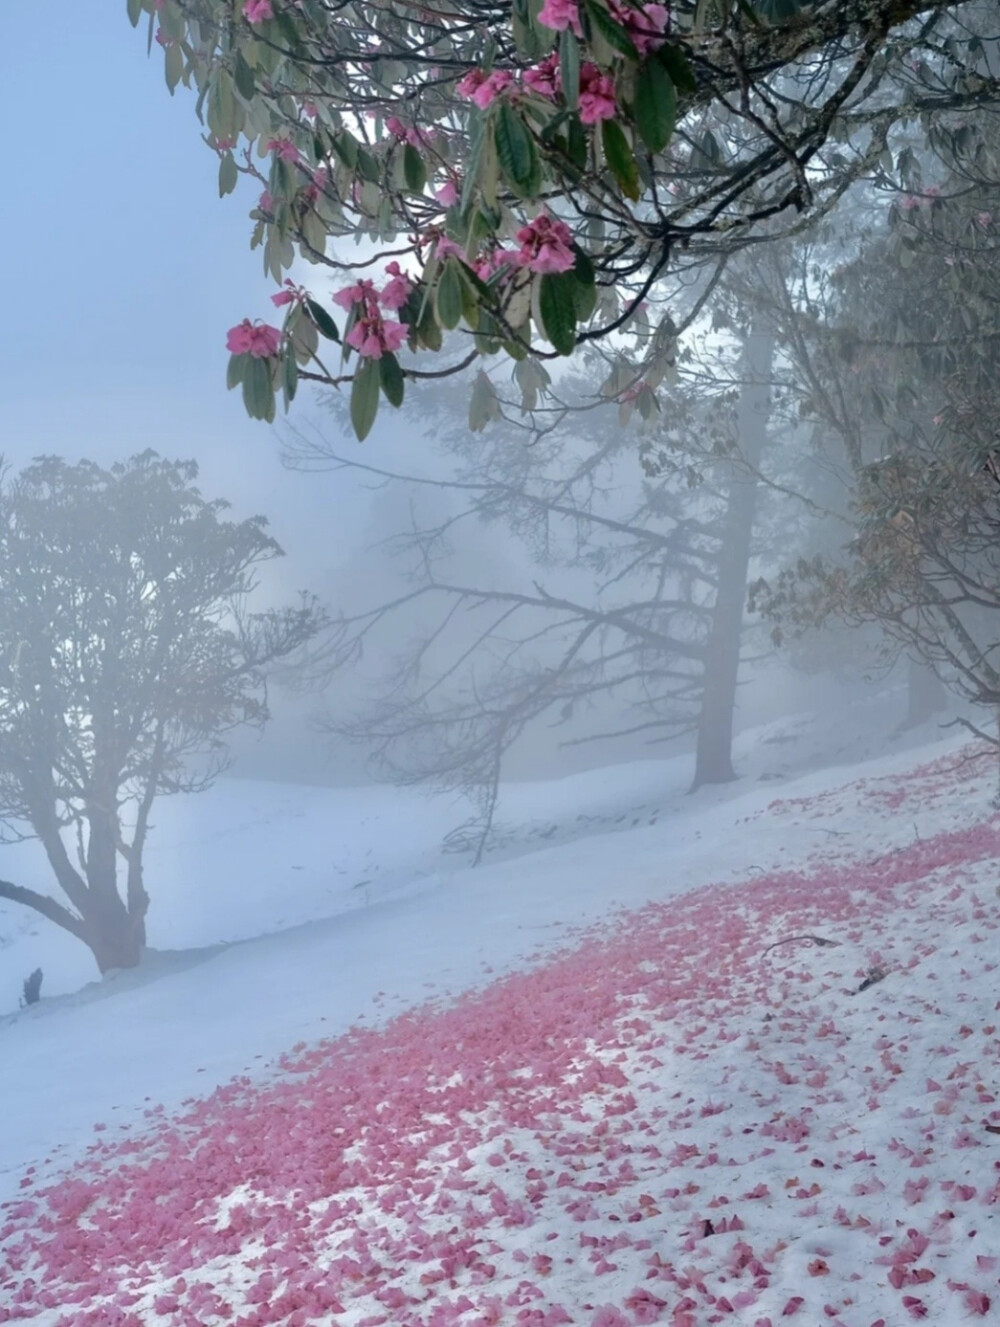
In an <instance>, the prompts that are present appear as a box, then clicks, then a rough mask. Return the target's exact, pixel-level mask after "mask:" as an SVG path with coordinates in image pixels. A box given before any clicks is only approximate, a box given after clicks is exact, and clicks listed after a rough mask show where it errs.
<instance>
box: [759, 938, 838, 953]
mask: <svg viewBox="0 0 1000 1327" xmlns="http://www.w3.org/2000/svg"><path fill="white" fill-rule="evenodd" d="M796 940H810V941H811V942H812V943H813V944H814V945H815V946H816V947H817V949H837V948H839V946H840V941H839V940H826V939H824V938H823V936H821V935H787V936H785V938H784V940H775V942H774V944H773V945H768V947H767V948H766V949H765V950H764V951H763V953H762V954H761V958H763V957H764V954H769V953H770V952H771V950H772V949H777V948H778V946H779V945H790V944H793V943H794V942H795V941H796Z"/></svg>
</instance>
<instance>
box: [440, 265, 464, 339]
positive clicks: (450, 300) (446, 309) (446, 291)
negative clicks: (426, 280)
mask: <svg viewBox="0 0 1000 1327" xmlns="http://www.w3.org/2000/svg"><path fill="white" fill-rule="evenodd" d="M434 309H435V313H436V314H437V320H438V322H439V323H440V325H441V326H442V327H445V328H447V329H448V330H449V331H451V329H452V328H453V327H457V326H458V324H459V323H460V322H461V320H462V278H461V276H460V275H459V271H458V264H457V262H456V261H455V259H454V258H449V259H448V260H447V262H446V263H445V264H444V267H443V268H442V270H441V277H440V280H439V281H438V285H437V291H436V292H435V296H434Z"/></svg>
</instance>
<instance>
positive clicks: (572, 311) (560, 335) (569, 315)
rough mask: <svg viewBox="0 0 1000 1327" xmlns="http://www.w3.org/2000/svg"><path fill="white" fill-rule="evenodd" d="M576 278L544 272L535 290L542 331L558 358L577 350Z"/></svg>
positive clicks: (570, 274)
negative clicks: (557, 353) (556, 351)
mask: <svg viewBox="0 0 1000 1327" xmlns="http://www.w3.org/2000/svg"><path fill="white" fill-rule="evenodd" d="M575 285H576V277H575V276H574V275H573V274H572V272H543V273H542V276H541V280H540V282H539V289H538V308H539V312H540V313H541V317H542V330H543V331H544V333H545V335H546V336H547V337H548V339H549V341H551V342H552V345H553V346H554V347H555V349H556V350H558V351H559V353H560V355H571V354H572V353H573V350H574V349H575V347H576V299H575V295H574V287H575Z"/></svg>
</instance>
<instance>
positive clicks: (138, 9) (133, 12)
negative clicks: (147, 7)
mask: <svg viewBox="0 0 1000 1327" xmlns="http://www.w3.org/2000/svg"><path fill="white" fill-rule="evenodd" d="M141 17H142V0H128V21H129V22H130V23H131V24H132V26H133V28H137V27H138V26H139V19H140V18H141Z"/></svg>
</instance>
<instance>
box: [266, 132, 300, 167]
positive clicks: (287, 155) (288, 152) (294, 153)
mask: <svg viewBox="0 0 1000 1327" xmlns="http://www.w3.org/2000/svg"><path fill="white" fill-rule="evenodd" d="M267 151H268V152H273V153H274V154H275V155H276V156H278V157H280V158H281V160H282V161H293V162H294V161H298V159H299V149H298V148H297V147H296V146H295V144H294V143H293V142H292V140H291V139H290V138H272V139H271V140H270V141H269V142H268V144H267Z"/></svg>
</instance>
